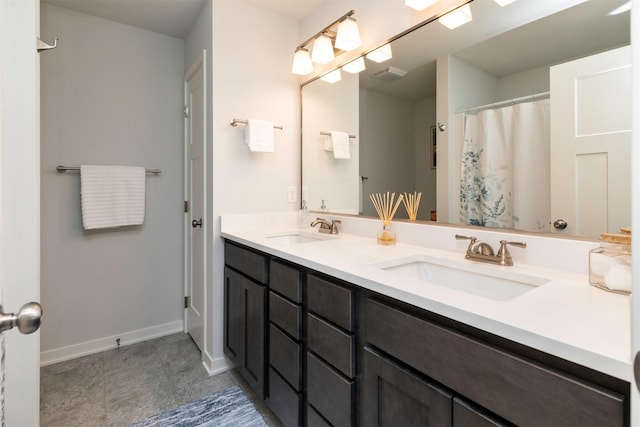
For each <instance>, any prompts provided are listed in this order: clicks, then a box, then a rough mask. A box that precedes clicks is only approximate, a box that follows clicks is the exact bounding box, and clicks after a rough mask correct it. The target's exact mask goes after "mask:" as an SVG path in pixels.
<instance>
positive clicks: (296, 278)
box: [267, 260, 304, 427]
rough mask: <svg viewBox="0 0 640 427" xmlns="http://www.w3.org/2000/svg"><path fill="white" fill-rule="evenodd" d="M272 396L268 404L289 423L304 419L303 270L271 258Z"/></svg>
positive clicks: (270, 389) (270, 338)
mask: <svg viewBox="0 0 640 427" xmlns="http://www.w3.org/2000/svg"><path fill="white" fill-rule="evenodd" d="M269 265H270V269H269V270H270V279H269V286H270V292H269V320H270V325H269V393H268V394H269V397H268V398H267V404H268V405H269V407H270V408H271V410H272V411H273V412H274V413H275V414H276V416H277V417H278V418H279V419H280V421H282V423H283V424H284V425H285V426H287V427H288V426H298V425H300V424H301V420H302V399H303V394H302V391H303V384H304V382H303V370H302V365H303V360H302V355H303V342H302V337H303V329H302V272H301V271H300V270H299V269H298V268H296V267H294V266H291V265H289V264H285V263H282V262H280V261H277V260H271V261H270V264H269Z"/></svg>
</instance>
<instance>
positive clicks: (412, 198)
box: [402, 191, 422, 221]
mask: <svg viewBox="0 0 640 427" xmlns="http://www.w3.org/2000/svg"><path fill="white" fill-rule="evenodd" d="M421 197H422V193H417V192H415V191H414V192H413V194H407V193H404V197H403V198H402V202H403V203H404V207H405V209H406V210H407V214H408V215H409V220H411V221H415V220H416V217H417V216H418V206H420V198H421Z"/></svg>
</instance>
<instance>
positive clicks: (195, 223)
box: [191, 218, 202, 228]
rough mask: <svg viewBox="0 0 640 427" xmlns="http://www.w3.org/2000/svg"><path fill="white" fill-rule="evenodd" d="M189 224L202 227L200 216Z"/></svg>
mask: <svg viewBox="0 0 640 427" xmlns="http://www.w3.org/2000/svg"><path fill="white" fill-rule="evenodd" d="M191 226H192V227H193V228H196V227H200V228H202V218H200V219H199V220H197V221H196V220H195V219H194V220H193V221H191Z"/></svg>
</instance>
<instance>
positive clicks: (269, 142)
mask: <svg viewBox="0 0 640 427" xmlns="http://www.w3.org/2000/svg"><path fill="white" fill-rule="evenodd" d="M244 136H245V138H244V142H245V143H246V144H247V146H248V147H249V150H251V151H257V152H263V153H274V152H275V151H276V147H275V142H274V135H273V123H272V122H269V121H266V120H256V119H248V120H247V127H246V129H245V135H244Z"/></svg>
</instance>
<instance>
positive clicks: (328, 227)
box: [311, 218, 341, 234]
mask: <svg viewBox="0 0 640 427" xmlns="http://www.w3.org/2000/svg"><path fill="white" fill-rule="evenodd" d="M340 223H341V222H340V220H339V219H332V220H331V222H329V221H327V220H326V219H324V218H316V219H315V220H314V221H313V222H312V223H311V226H312V227H315V226H316V225H318V224H320V230H319V231H320V232H321V233H327V234H338V231H339V230H338V224H340Z"/></svg>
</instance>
